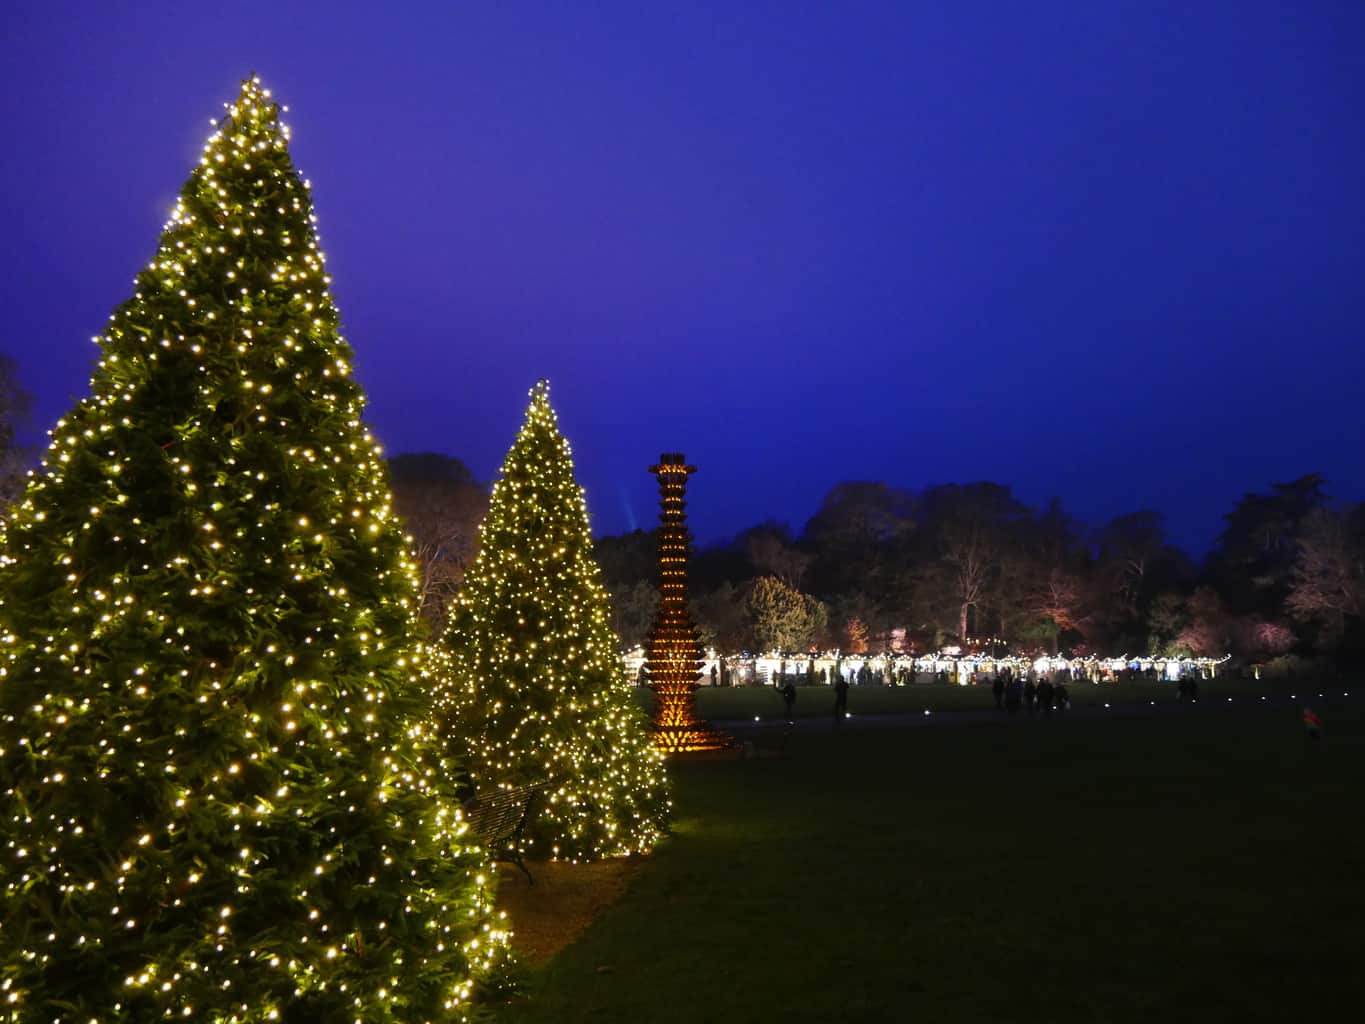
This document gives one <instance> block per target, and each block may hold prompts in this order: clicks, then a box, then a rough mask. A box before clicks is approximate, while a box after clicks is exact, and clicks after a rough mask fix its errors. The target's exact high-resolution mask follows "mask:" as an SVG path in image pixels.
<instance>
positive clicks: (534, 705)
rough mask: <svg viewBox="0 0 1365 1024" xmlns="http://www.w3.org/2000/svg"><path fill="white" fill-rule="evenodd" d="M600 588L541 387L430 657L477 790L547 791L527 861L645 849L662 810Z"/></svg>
mask: <svg viewBox="0 0 1365 1024" xmlns="http://www.w3.org/2000/svg"><path fill="white" fill-rule="evenodd" d="M599 577H600V572H599V570H598V567H597V563H596V562H595V561H594V560H593V552H592V535H591V533H590V531H589V528H588V511H587V504H586V502H585V500H584V496H583V490H582V488H581V487H579V486H578V484H577V482H576V481H575V480H574V472H573V459H572V456H571V454H570V451H569V444H568V442H567V441H566V440H565V439H564V436H563V435H562V434H561V433H560V431H559V426H558V422H557V419H556V416H555V412H554V409H552V408H551V406H550V393H549V386H548V384H546V383H545V382H544V381H542V382H541V383H539V384H537V385H536V387H535V388H534V389H533V390H532V392H531V405H530V408H529V409H528V410H527V412H526V421H525V423H524V424H523V425H522V428H521V431H520V433H518V435H517V439H516V442H515V443H514V444H513V445H512V449H511V451H509V452H508V453H507V459H506V461H504V462H503V465H502V475H501V478H500V479H499V480H498V481H497V482H496V483H495V484H494V486H493V494H492V497H491V499H490V502H489V508H488V514H487V516H486V518H485V519H484V522H483V527H482V530H481V533H480V539H479V555H478V558H477V559H476V560H475V562H474V565H473V566H472V567H471V568H470V569H469V571H468V572H467V573H466V575H465V581H464V588H463V590H462V591H461V594H460V597H459V600H458V601H457V603H456V605H455V607H454V609H453V611H452V615H451V621H450V626H449V628H448V630H447V632H446V633H445V635H444V637H443V638H442V644H441V645H440V648H441V650H440V652H439V654H438V657H439V658H440V660H441V662H442V664H441V667H440V672H441V674H442V677H443V680H444V692H443V700H442V705H443V708H444V711H445V716H446V721H445V728H446V730H447V732H448V734H449V735H450V736H451V737H452V738H453V739H454V740H455V741H456V743H457V745H463V746H464V747H465V749H466V751H467V755H468V758H469V760H468V763H469V765H470V767H471V769H472V772H473V774H474V777H475V782H476V784H477V785H479V786H482V787H494V786H506V785H526V784H532V783H537V782H546V783H548V793H547V797H546V799H545V800H543V801H542V802H541V803H540V804H539V807H540V812H539V814H538V816H537V818H536V820H535V821H534V822H532V823H530V825H529V827H528V840H529V844H530V846H529V848H530V852H531V853H532V854H533V855H537V854H539V855H544V856H554V857H558V858H561V859H566V860H590V859H595V858H598V857H606V856H618V855H625V854H631V853H639V852H644V851H647V850H649V849H650V848H651V847H652V846H653V845H654V842H655V841H656V840H657V839H658V837H659V833H660V829H661V828H662V827H663V825H664V823H665V821H666V817H667V814H668V810H669V806H670V805H669V799H668V790H667V777H666V775H665V773H664V767H663V762H662V758H661V755H660V754H659V753H658V752H657V751H656V750H655V749H654V746H653V744H652V743H651V741H650V737H649V731H648V723H647V721H646V719H645V716H644V713H643V712H642V711H641V710H640V709H639V708H638V707H637V706H636V704H635V702H634V700H633V699H632V696H631V693H630V689H629V687H628V686H627V685H626V683H625V681H624V680H623V679H622V677H621V660H620V653H619V650H618V646H619V645H618V643H617V639H616V636H615V635H614V634H613V633H612V630H611V626H610V613H609V609H608V602H607V594H606V591H605V589H604V588H603V586H602V584H601V582H600V578H599Z"/></svg>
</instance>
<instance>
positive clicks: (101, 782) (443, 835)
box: [0, 78, 507, 1024]
mask: <svg viewBox="0 0 1365 1024" xmlns="http://www.w3.org/2000/svg"><path fill="white" fill-rule="evenodd" d="M287 140H288V134H287V131H286V129H285V127H284V126H283V125H282V124H281V123H280V121H279V117H278V110H277V107H276V105H275V103H274V102H273V101H272V100H271V99H270V94H269V93H268V92H267V91H266V90H265V89H264V88H262V86H261V84H260V82H259V81H258V80H257V79H255V78H252V79H250V80H248V81H247V82H245V83H244V84H243V86H242V90H241V93H240V95H239V96H238V98H237V100H236V102H235V103H233V104H231V105H229V106H228V108H227V115H226V117H225V118H223V120H222V122H221V123H220V124H218V125H217V130H216V131H215V132H214V134H213V136H212V138H210V139H209V141H208V144H207V145H206V146H205V148H204V152H203V156H202V158H201V159H200V161H199V165H198V167H197V168H195V170H194V171H193V173H192V174H191V176H190V178H189V180H188V181H187V182H186V184H185V186H184V188H183V189H182V191H181V194H180V199H179V202H178V203H177V204H176V207H175V210H174V212H173V214H172V216H171V219H170V222H169V223H168V224H167V225H166V226H165V229H164V232H163V234H162V237H161V241H160V245H159V247H158V249H157V253H156V256H155V257H154V258H153V260H152V262H151V263H150V264H149V265H148V266H147V268H146V269H144V270H143V271H142V272H141V273H140V274H139V275H138V277H137V279H136V282H135V286H134V293H133V296H132V297H131V298H130V299H129V300H128V301H127V302H125V303H124V304H123V305H121V306H120V307H118V309H116V310H115V311H114V314H113V316H112V317H111V318H110V321H109V323H108V325H107V327H106V328H105V331H104V333H103V335H102V336H101V337H99V338H97V339H96V341H97V342H98V343H99V345H100V346H101V358H100V361H99V364H98V367H97V368H96V370H95V373H94V376H93V378H92V380H91V384H90V388H91V394H90V397H88V398H86V399H84V400H82V401H81V402H80V403H78V404H77V405H76V407H75V408H74V409H73V410H72V411H71V412H70V413H69V414H68V415H67V416H66V417H65V418H63V419H62V420H61V421H59V422H58V424H57V426H56V428H55V429H54V430H53V432H52V441H51V445H50V447H49V449H48V452H47V456H46V458H45V461H44V465H43V468H42V470H41V472H39V473H37V474H35V475H34V476H33V477H32V479H31V480H30V482H29V486H28V488H27V490H26V492H25V494H24V496H23V498H22V500H21V501H19V502H18V503H17V504H16V505H15V506H14V507H13V508H12V509H11V515H10V518H9V521H8V523H7V525H6V528H5V535H4V537H3V544H2V545H0V649H2V650H3V654H0V789H2V790H3V796H4V806H3V809H2V810H0V814H2V815H3V817H4V820H5V827H4V839H3V842H4V847H3V849H0V891H2V892H3V894H4V901H5V910H4V918H3V925H0V1016H3V1014H6V1013H7V1014H8V1015H9V1019H10V1020H12V1021H43V1022H60V1024H76V1022H79V1024H87V1022H89V1021H99V1022H101V1024H104V1022H112V1021H158V1020H197V1021H212V1022H215V1024H230V1022H243V1024H245V1022H248V1021H250V1022H256V1021H267V1020H283V1021H304V1020H307V1021H321V1022H332V1021H347V1022H350V1021H358V1022H365V1024H372V1022H398V1021H402V1022H404V1024H408V1022H415V1021H437V1020H439V1021H450V1020H459V1019H463V1018H464V1017H465V1016H466V1014H465V1013H464V1008H465V1007H467V1006H468V1004H469V1003H470V1001H471V999H473V997H474V995H475V993H476V989H477V988H478V986H479V985H480V984H481V983H482V982H483V980H484V979H486V978H490V977H492V976H493V972H494V969H495V967H496V965H497V963H498V961H499V960H500V958H501V956H502V954H503V950H504V949H505V946H506V940H507V936H506V932H505V929H504V926H503V923H502V920H501V918H500V917H499V916H498V915H496V914H495V913H494V912H493V910H492V909H491V907H490V905H489V899H488V895H487V891H486V887H485V881H484V879H485V872H486V870H487V868H486V860H485V857H484V855H483V853H482V852H481V851H480V850H479V849H478V848H477V846H476V845H474V844H473V843H472V842H469V841H466V839H465V830H466V826H465V825H464V823H463V822H462V821H461V820H460V815H459V812H458V810H457V809H456V807H455V805H454V804H453V803H451V802H450V801H449V800H448V799H447V797H446V794H445V790H444V779H446V778H447V777H448V776H449V775H450V773H451V771H452V768H451V766H450V765H448V764H446V763H445V762H444V761H442V760H441V759H440V758H439V757H438V756H437V754H436V753H435V752H434V748H433V747H432V744H431V742H430V736H429V734H428V733H427V732H426V731H425V730H424V728H423V727H422V726H421V725H420V724H419V721H418V718H417V712H418V710H419V708H420V693H419V691H418V684H419V673H420V670H421V664H420V659H419V651H418V648H417V645H416V642H415V640H414V639H412V637H413V636H414V635H415V634H414V633H413V632H412V629H413V626H414V613H415V611H416V606H417V605H416V587H415V576H414V566H413V564H412V562H411V560H410V559H409V557H408V556H407V554H406V552H405V548H404V542H403V539H402V536H401V533H400V531H399V529H398V526H397V524H396V522H395V519H394V514H393V511H392V509H391V507H390V505H391V502H390V497H389V493H388V485H387V481H386V478H385V475H384V469H383V465H382V461H381V459H380V450H379V447H378V445H377V444H376V443H375V441H374V439H373V438H372V437H371V436H370V434H369V433H368V432H367V431H366V430H365V428H364V426H363V425H362V423H361V414H362V411H363V405H364V398H363V395H362V393H361V390H360V388H359V386H358V385H357V384H356V383H355V381H354V380H353V379H352V376H351V369H350V367H351V350H350V348H349V346H348V345H347V343H346V342H345V341H344V340H343V339H342V338H341V337H340V335H339V333H338V317H337V311H336V308H335V306H334V305H333V303H332V299H331V296H330V295H329V291H328V285H329V279H328V277H327V275H326V272H325V270H324V263H323V257H322V253H321V251H320V250H319V249H318V246H317V243H316V239H315V237H314V229H313V223H314V218H313V212H312V204H311V202H310V199H309V196H308V191H307V186H306V183H304V182H303V181H302V180H300V178H299V176H298V174H297V173H296V172H295V170H294V168H293V166H292V163H291V161H290V158H289V153H288V146H287Z"/></svg>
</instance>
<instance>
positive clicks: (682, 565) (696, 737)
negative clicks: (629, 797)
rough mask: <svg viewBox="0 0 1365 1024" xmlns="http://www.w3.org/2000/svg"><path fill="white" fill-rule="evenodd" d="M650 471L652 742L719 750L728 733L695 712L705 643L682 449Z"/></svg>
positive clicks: (668, 454)
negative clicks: (692, 591)
mask: <svg viewBox="0 0 1365 1024" xmlns="http://www.w3.org/2000/svg"><path fill="white" fill-rule="evenodd" d="M649 471H650V472H651V473H653V474H654V475H655V476H657V477H658V478H659V616H658V618H656V619H655V620H654V628H653V629H652V630H650V633H649V658H648V659H647V661H646V663H645V668H646V670H647V671H648V673H649V680H650V682H649V688H650V689H651V690H653V691H654V742H655V743H656V744H657V745H658V746H659V749H660V750H665V751H679V750H719V749H721V748H722V747H726V746H729V742H730V741H729V739H728V738H727V737H725V736H723V735H721V734H720V733H718V732H715V731H714V730H712V729H711V727H710V726H708V725H707V724H706V723H705V722H703V721H702V720H701V719H699V718H698V717H697V713H696V710H695V709H694V708H693V706H692V692H693V691H694V690H695V689H696V688H697V678H698V677H699V676H700V675H701V667H702V649H701V641H700V640H699V639H698V638H697V628H696V626H694V625H693V624H692V614H691V613H690V612H689V611H688V610H687V549H688V536H687V513H686V512H685V511H684V510H685V509H686V507H687V501H686V498H685V495H686V492H687V475H688V474H689V473H695V472H696V471H697V467H696V466H689V465H687V464H686V460H685V459H684V458H683V455H682V452H665V453H664V454H662V455H660V456H659V464H658V465H657V466H650V467H649Z"/></svg>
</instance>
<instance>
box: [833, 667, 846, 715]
mask: <svg viewBox="0 0 1365 1024" xmlns="http://www.w3.org/2000/svg"><path fill="white" fill-rule="evenodd" d="M847 714H848V680H847V679H845V678H844V677H843V676H840V677H839V679H838V681H837V682H836V683H835V684H834V717H835V718H843V717H844V716H845V715H847Z"/></svg>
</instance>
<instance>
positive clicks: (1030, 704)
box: [1024, 679, 1038, 715]
mask: <svg viewBox="0 0 1365 1024" xmlns="http://www.w3.org/2000/svg"><path fill="white" fill-rule="evenodd" d="M1024 707H1026V708H1028V713H1029V714H1030V715H1031V714H1033V712H1034V711H1035V710H1036V709H1037V707H1038V687H1036V686H1034V685H1033V680H1032V679H1030V680H1029V681H1028V682H1027V683H1025V684H1024Z"/></svg>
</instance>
